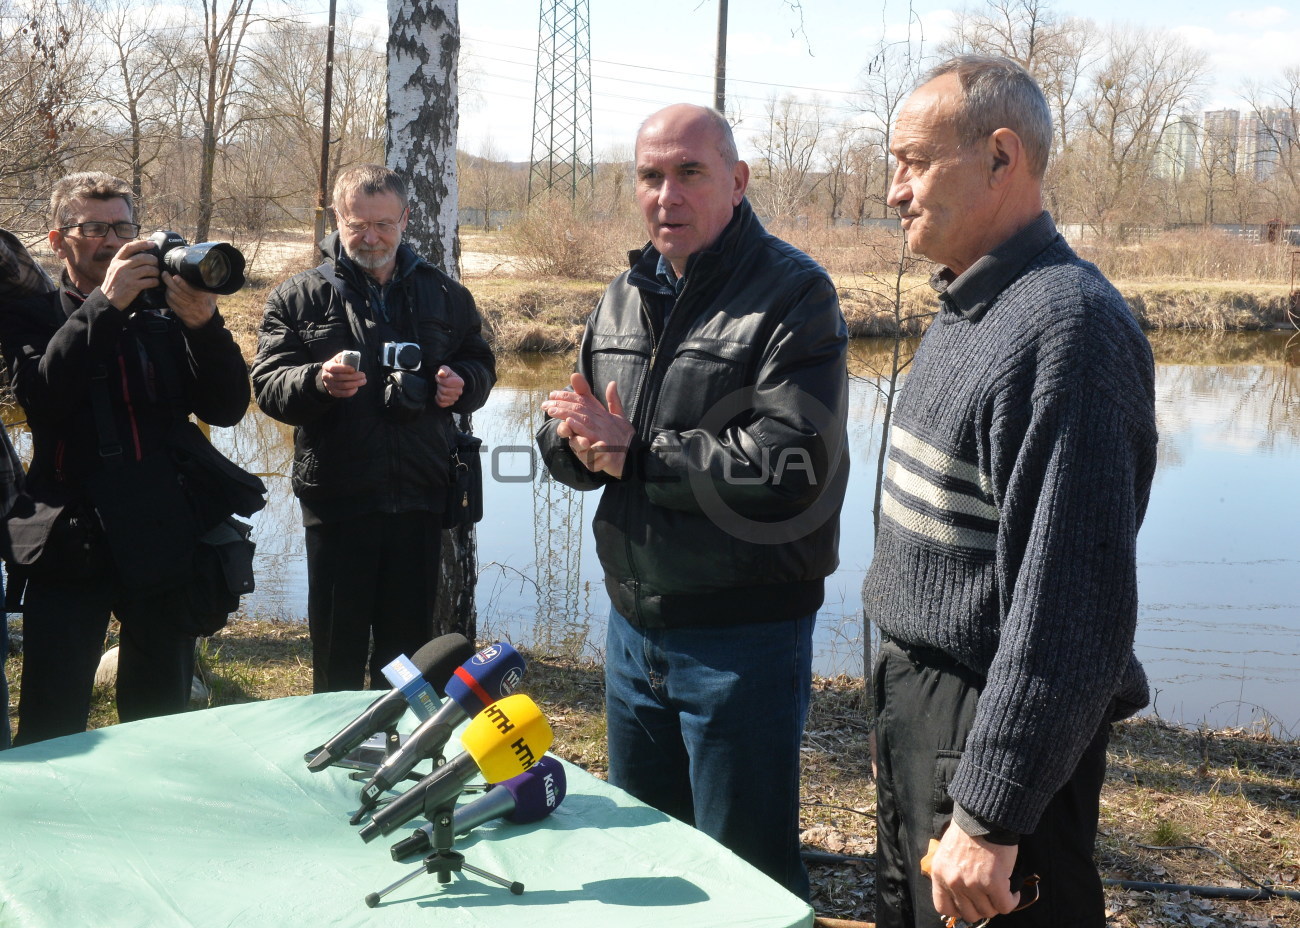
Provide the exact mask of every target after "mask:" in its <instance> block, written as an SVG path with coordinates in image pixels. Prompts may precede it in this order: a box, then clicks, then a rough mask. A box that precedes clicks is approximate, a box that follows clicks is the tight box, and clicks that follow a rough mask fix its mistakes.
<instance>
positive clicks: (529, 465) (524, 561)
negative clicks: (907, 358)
mask: <svg viewBox="0 0 1300 928" xmlns="http://www.w3.org/2000/svg"><path fill="white" fill-rule="evenodd" d="M1152 343H1153V345H1154V347H1155V350H1156V358H1157V365H1158V367H1157V372H1156V389H1157V403H1158V409H1157V412H1158V416H1159V424H1160V462H1159V469H1158V472H1157V475H1156V481H1155V486H1154V489H1153V491H1152V499H1151V505H1150V508H1149V510H1148V513H1147V519H1146V523H1145V525H1144V527H1143V529H1142V533H1141V536H1140V538H1139V560H1140V565H1139V567H1140V583H1141V587H1140V595H1141V613H1140V622H1139V628H1138V639H1137V648H1138V654H1139V656H1140V657H1141V659H1142V660H1143V662H1144V663H1145V665H1146V668H1147V673H1148V675H1149V676H1150V678H1151V681H1152V685H1153V687H1154V690H1155V703H1154V706H1153V708H1152V709H1151V710H1148V711H1154V712H1156V713H1158V714H1159V715H1160V716H1161V717H1162V718H1164V719H1167V720H1169V721H1173V722H1178V723H1184V724H1191V725H1194V724H1198V723H1201V722H1206V723H1209V724H1211V725H1214V726H1237V725H1243V726H1244V725H1251V724H1264V725H1268V726H1270V727H1271V728H1272V729H1273V731H1274V732H1275V733H1278V734H1281V735H1283V736H1289V737H1300V532H1298V531H1297V526H1300V492H1297V491H1298V487H1297V483H1298V482H1300V345H1298V344H1297V343H1296V342H1295V341H1292V342H1290V343H1289V342H1288V336H1287V335H1286V334H1268V335H1227V336H1208V335H1204V334H1194V335H1184V334H1177V335H1155V336H1153V337H1152ZM885 350H886V346H885V345H884V344H883V343H882V344H873V343H872V342H871V341H868V340H862V341H859V342H858V343H857V344H855V345H854V363H853V367H854V371H855V374H856V376H855V379H854V381H853V384H852V406H851V412H850V416H851V423H850V433H851V448H852V455H853V465H852V466H853V476H852V478H851V480H850V486H849V491H848V498H847V501H846V503H845V507H844V515H843V521H842V526H843V528H842V541H841V547H840V558H841V566H840V569H839V570H838V571H837V572H836V573H835V574H834V575H833V576H832V577H831V578H830V579H829V581H828V583H827V597H826V604H825V606H824V607H823V608H822V610H821V613H820V615H819V620H818V629H817V636H816V664H815V666H816V669H817V671H818V672H819V673H823V674H836V673H846V674H850V675H854V676H860V675H861V674H862V669H863V623H862V617H861V602H860V596H859V588H860V586H861V583H862V577H863V574H864V573H865V571H866V568H867V565H868V564H869V563H870V560H871V549H872V518H871V501H872V492H873V484H874V477H875V468H876V459H877V454H878V452H879V442H880V432H881V429H880V412H881V409H880V406H879V404H878V401H877V391H876V390H875V387H874V385H873V381H872V379H871V371H872V369H873V368H874V369H879V368H880V366H881V364H883V363H884V361H883V355H884V352H885ZM570 364H571V359H569V358H553V357H551V358H542V357H522V356H519V357H512V358H509V359H503V361H502V363H501V378H500V382H499V383H498V385H497V388H496V389H495V391H494V392H493V395H492V398H491V400H490V401H489V403H488V405H487V407H486V408H485V409H483V410H482V411H481V412H479V413H477V414H476V415H475V417H474V423H475V431H476V432H477V433H478V434H479V435H481V436H482V437H483V439H484V443H485V450H486V451H487V452H488V454H487V458H486V460H485V464H486V465H488V466H487V468H485V469H486V470H490V471H491V474H490V476H489V478H488V479H487V480H486V481H485V486H486V516H485V518H484V520H483V522H482V523H480V525H479V531H478V539H479V551H478V554H479V566H480V575H479V586H478V606H479V631H480V635H481V636H483V637H489V636H492V637H497V638H505V639H509V640H511V641H514V642H516V643H521V644H535V645H545V646H548V647H552V648H565V649H569V650H574V651H579V650H580V651H585V652H586V653H589V654H595V655H599V653H600V649H601V647H602V646H603V638H604V635H603V629H604V623H605V616H606V614H607V612H608V609H609V601H608V598H607V597H606V595H605V592H604V587H603V585H602V583H601V574H600V567H599V564H598V563H597V561H596V557H595V552H594V550H593V544H592V537H591V528H590V521H591V516H592V514H593V513H594V511H595V502H596V497H595V496H594V495H590V496H585V495H583V494H578V493H574V492H572V491H569V490H568V489H567V488H565V487H563V486H560V485H558V484H555V483H553V482H551V481H549V480H546V479H545V477H544V473H542V472H541V471H540V469H539V468H538V467H537V465H536V461H535V458H534V455H533V453H532V452H533V444H532V435H533V432H534V431H535V429H536V427H537V425H538V423H539V421H540V416H539V414H538V412H537V408H538V404H539V402H540V401H541V399H542V397H543V396H544V395H545V393H546V391H547V390H549V389H552V388H554V387H556V386H559V385H561V384H563V383H564V382H565V381H566V379H567V372H568V370H569V369H570ZM214 440H215V441H216V442H217V443H218V445H219V446H221V447H222V448H223V450H225V451H226V453H227V454H229V455H230V456H231V457H232V458H234V459H235V460H237V461H239V462H240V463H241V464H243V465H244V466H245V467H247V468H248V469H250V470H254V471H257V472H259V473H263V474H266V475H269V476H267V478H266V482H267V485H268V487H269V488H270V491H271V499H270V502H269V504H268V506H267V508H266V510H265V511H264V512H262V513H260V514H259V515H258V517H257V520H256V522H257V524H256V535H255V537H256V539H257V542H258V565H257V567H258V574H257V586H258V588H257V592H256V593H254V594H252V595H251V596H249V597H246V599H245V606H246V609H247V612H248V613H249V614H250V615H263V616H276V617H281V618H286V619H292V620H301V619H304V618H305V616H306V601H307V595H306V577H305V570H304V566H303V556H302V530H301V525H300V522H299V518H298V509H297V505H296V503H295V502H294V500H293V498H292V496H291V494H290V492H289V487H288V479H287V477H286V476H285V475H287V474H288V472H289V460H290V457H291V454H292V448H291V443H290V430H289V429H288V428H287V427H285V426H282V425H280V424H278V423H275V422H272V421H270V420H268V419H266V418H265V417H262V416H261V415H259V414H255V413H254V414H250V415H249V416H248V417H247V418H246V419H245V421H244V422H243V423H242V424H241V425H240V426H239V427H237V428H236V429H233V430H224V431H223V430H214Z"/></svg>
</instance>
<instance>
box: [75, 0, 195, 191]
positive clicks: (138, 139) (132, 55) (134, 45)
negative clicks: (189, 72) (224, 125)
mask: <svg viewBox="0 0 1300 928" xmlns="http://www.w3.org/2000/svg"><path fill="white" fill-rule="evenodd" d="M178 26H179V23H177V22H175V21H172V20H170V19H159V18H157V17H155V16H149V17H141V16H140V15H139V12H138V10H136V9H134V8H132V7H130V6H128V5H127V4H126V3H125V2H123V3H119V4H116V5H114V6H112V7H109V8H108V9H106V10H105V11H104V13H103V15H102V16H101V18H100V20H99V27H100V29H101V30H102V32H103V35H104V38H105V39H106V44H105V46H104V48H103V54H104V58H105V61H104V73H105V76H106V77H107V78H109V80H108V81H106V82H101V83H98V84H96V85H95V88H94V94H95V95H94V97H93V99H94V100H95V101H96V103H97V104H99V105H102V106H105V107H107V108H108V109H109V110H110V111H111V112H113V113H115V114H116V116H117V121H118V122H119V123H120V124H121V125H122V126H123V128H124V133H122V134H121V135H119V136H117V137H116V138H114V139H113V144H112V147H113V148H114V149H116V150H117V151H118V152H119V153H120V154H119V156H118V157H119V158H120V160H121V161H122V162H123V163H124V164H125V165H126V170H124V171H122V172H121V173H123V174H124V175H126V176H128V177H129V178H130V180H131V191H132V193H133V194H134V196H135V199H136V202H143V196H144V177H145V173H146V171H147V170H148V169H149V167H150V166H151V165H152V164H153V163H154V162H155V161H156V160H157V159H158V158H159V157H160V156H161V155H162V153H163V151H164V150H165V149H166V147H167V146H169V145H171V144H172V143H173V141H174V139H175V137H176V134H177V128H178V127H177V125H176V120H175V113H176V110H175V108H174V107H173V106H172V104H171V102H170V97H171V95H172V91H171V88H172V84H173V81H172V80H170V79H167V78H168V76H169V75H171V74H173V73H174V67H175V65H174V62H175V60H176V57H177V49H176V48H175V47H174V45H169V41H174V40H169V36H175V35H176V32H177V27H178Z"/></svg>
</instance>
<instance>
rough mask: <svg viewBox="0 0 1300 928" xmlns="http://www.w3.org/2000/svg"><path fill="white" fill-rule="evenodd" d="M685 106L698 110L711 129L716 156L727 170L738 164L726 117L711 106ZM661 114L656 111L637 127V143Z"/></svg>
mask: <svg viewBox="0 0 1300 928" xmlns="http://www.w3.org/2000/svg"><path fill="white" fill-rule="evenodd" d="M685 105H687V106H690V107H691V108H692V109H695V110H698V111H699V114H700V116H701V117H702V118H703V119H704V121H705V122H707V123H708V124H709V125H710V126H712V127H713V131H714V133H715V134H716V136H717V140H718V154H719V155H721V156H722V161H723V163H724V164H726V166H727V170H729V171H730V170H731V169H732V168H734V167H735V166H736V165H737V163H739V161H740V151H739V149H737V148H736V136H735V133H733V132H732V131H731V123H729V122H727V117H726V116H723V115H722V114H721V113H720V112H718V111H717V110H716V109H714V108H713V107H711V106H698V105H695V104H685ZM670 108H671V107H664V109H670ZM662 112H663V110H657V111H656V112H655V113H653V114H651V115H650V116H648V117H646V119H645V120H644V121H643V122H642V123H641V125H640V126H639V127H637V130H636V137H637V142H638V143H639V142H640V140H641V133H642V132H643V131H645V127H646V126H647V125H648V124H649V123H650V120H652V119H654V118H655V116H658V115H659V114H660V113H662Z"/></svg>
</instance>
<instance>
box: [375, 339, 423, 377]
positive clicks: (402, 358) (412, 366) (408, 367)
mask: <svg viewBox="0 0 1300 928" xmlns="http://www.w3.org/2000/svg"><path fill="white" fill-rule="evenodd" d="M423 360H424V352H422V351H421V350H420V346H419V345H417V344H416V343H415V342H384V343H383V344H382V345H380V346H379V363H380V364H382V365H383V366H384V367H386V368H388V369H389V370H393V371H418V370H419V369H420V362H421V361H423Z"/></svg>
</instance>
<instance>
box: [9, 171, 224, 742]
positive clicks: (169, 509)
mask: <svg viewBox="0 0 1300 928" xmlns="http://www.w3.org/2000/svg"><path fill="white" fill-rule="evenodd" d="M50 212H51V219H52V224H53V226H54V228H53V229H52V230H51V231H50V233H49V241H50V247H51V248H52V249H53V250H54V253H55V254H56V255H58V256H59V258H61V259H62V260H63V267H64V269H63V280H62V286H61V287H60V288H59V289H58V290H55V291H52V292H49V293H46V294H42V295H40V296H35V297H33V298H31V299H30V300H27V301H25V302H14V303H12V304H10V305H9V306H7V307H5V309H4V311H3V312H0V344H2V345H3V348H4V355H5V359H6V361H7V362H8V364H9V376H10V381H11V383H12V385H13V390H14V395H15V396H16V397H17V398H18V402H19V403H20V404H21V405H22V407H23V410H24V412H26V414H27V424H28V427H29V428H30V430H31V434H32V447H33V453H32V462H31V466H30V468H29V470H28V474H27V488H26V489H27V499H28V501H29V503H30V504H32V505H34V507H35V511H34V512H28V513H24V514H20V513H17V512H11V513H10V516H9V520H8V525H7V530H8V535H9V538H8V543H9V546H10V548H11V551H10V553H11V555H12V553H13V551H12V548H13V547H14V546H15V545H17V544H18V543H19V542H20V541H21V542H22V544H23V546H25V547H26V548H27V549H28V550H29V551H30V550H33V549H41V551H42V553H41V555H40V557H39V559H38V560H37V559H33V560H36V563H35V565H34V566H29V567H26V568H24V567H18V568H16V569H14V570H13V573H14V574H15V576H16V578H17V579H18V580H19V581H20V582H21V583H25V590H24V591H23V593H22V597H23V676H22V694H21V697H20V700H19V705H18V735H17V737H16V738H15V741H14V743H15V744H31V743H33V742H36V741H41V740H44V739H46V738H54V737H58V736H60V735H68V734H73V733H75V732H80V731H84V730H85V727H86V722H87V718H88V716H89V712H90V697H91V691H92V688H93V684H94V677H95V670H96V668H97V666H98V663H99V659H100V652H101V651H102V650H103V645H104V635H105V632H106V630H107V628H108V620H109V615H110V613H112V614H113V615H115V616H116V617H117V618H118V620H119V621H120V623H121V639H120V643H119V648H118V664H117V710H118V716H119V717H120V719H121V720H122V721H124V722H127V721H133V720H136V719H142V718H149V717H151V716H156V715H163V714H167V713H172V712H179V711H181V710H183V709H184V708H185V707H186V705H187V704H188V702H189V697H190V688H191V680H192V679H193V672H194V633H193V631H192V630H191V629H190V628H189V627H188V625H187V622H188V617H189V613H188V610H190V608H191V606H190V602H189V598H188V596H187V593H186V585H187V584H188V582H189V581H190V580H191V579H192V569H193V552H194V546H195V544H196V539H197V532H196V529H195V526H194V524H193V523H192V522H191V521H190V519H189V515H188V509H189V505H190V500H189V499H187V498H186V496H185V494H184V493H183V491H182V490H181V489H180V487H179V486H178V481H177V479H176V474H175V471H174V469H172V465H171V454H170V450H169V448H170V446H169V440H170V438H171V436H172V435H173V434H174V432H175V430H176V429H177V427H178V425H180V424H183V423H184V422H185V421H186V419H187V417H188V416H189V414H191V413H193V414H195V415H197V416H198V418H200V419H202V420H203V421H204V422H206V423H208V424H210V425H216V426H233V425H235V424H236V423H238V422H239V420H240V419H241V418H243V415H244V412H245V410H246V409H247V408H248V398H249V389H248V370H247V368H246V367H245V365H244V359H243V357H242V355H241V354H240V352H239V347H238V346H237V345H236V344H235V341H234V339H233V338H232V337H231V335H230V332H229V331H228V330H227V329H226V327H225V325H224V323H223V322H222V318H221V314H220V313H218V312H217V304H216V299H215V297H214V296H213V295H212V294H211V293H207V292H204V291H201V290H199V289H197V288H195V287H192V286H190V285H189V284H187V283H186V282H185V281H184V280H182V279H181V278H180V277H179V276H173V275H171V274H168V273H166V272H164V271H161V270H160V268H159V266H158V259H157V257H156V256H155V254H153V253H152V251H151V243H150V242H147V241H135V238H136V235H137V234H138V233H139V230H140V227H139V225H138V224H137V223H136V222H135V206H134V202H133V200H132V197H131V187H130V185H129V184H128V183H127V182H126V181H124V180H121V179H119V178H116V177H112V176H111V175H109V174H105V173H103V172H99V171H95V172H86V173H81V174H73V175H70V176H68V177H65V178H63V179H62V180H60V181H59V182H58V183H56V184H55V185H54V189H53V191H52V194H51V197H50ZM158 287H163V288H165V289H164V290H163V291H156V290H155V288H158ZM146 291H154V292H155V293H159V292H160V293H163V294H165V306H160V305H159V301H158V300H153V301H147V302H146V301H144V300H142V295H143V294H144V293H145V292H146ZM110 511H111V512H114V513H117V516H116V517H112V516H110V515H109V513H110ZM20 515H21V518H19V516H20ZM20 523H24V534H23V536H22V537H21V538H20V536H19V525H20ZM38 528H39V530H40V537H39V538H36V539H33V537H32V533H33V531H35V530H37V529H38Z"/></svg>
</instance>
